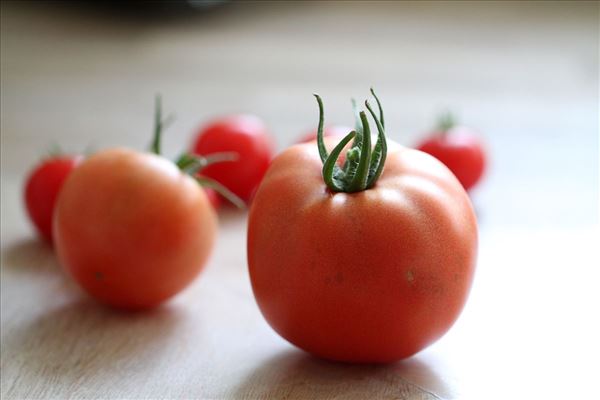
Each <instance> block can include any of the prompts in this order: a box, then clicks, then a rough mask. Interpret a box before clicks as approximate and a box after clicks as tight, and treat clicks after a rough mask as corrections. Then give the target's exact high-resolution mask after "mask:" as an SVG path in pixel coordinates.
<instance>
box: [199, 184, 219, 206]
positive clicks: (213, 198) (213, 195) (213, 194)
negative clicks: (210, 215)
mask: <svg viewBox="0 0 600 400" xmlns="http://www.w3.org/2000/svg"><path fill="white" fill-rule="evenodd" d="M203 189H204V193H205V194H206V197H207V198H208V201H209V202H210V205H211V206H212V207H213V208H214V209H215V211H217V210H219V208H221V203H222V201H221V196H220V195H219V193H217V191H216V190H214V189H211V188H206V187H205V188H203Z"/></svg>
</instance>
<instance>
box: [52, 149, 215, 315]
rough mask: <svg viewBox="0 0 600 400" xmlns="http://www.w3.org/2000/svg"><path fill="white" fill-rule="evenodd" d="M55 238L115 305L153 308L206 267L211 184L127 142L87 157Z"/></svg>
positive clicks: (86, 283)
mask: <svg viewBox="0 0 600 400" xmlns="http://www.w3.org/2000/svg"><path fill="white" fill-rule="evenodd" d="M54 222H55V224H54V237H55V240H56V249H57V252H58V257H59V259H60V261H61V264H62V265H63V267H64V268H65V270H66V271H67V272H68V274H69V275H71V276H72V277H73V278H74V279H75V281H77V283H79V285H81V287H82V288H83V289H84V290H85V291H87V292H88V293H89V294H90V295H91V296H93V297H95V298H96V299H98V300H99V301H101V302H103V303H106V304H109V305H111V306H114V307H119V308H125V309H141V308H148V307H153V306H156V305H158V304H160V303H161V302H163V301H165V300H166V299H168V298H170V297H171V296H173V295H175V294H176V293H178V292H179V291H181V290H182V289H183V288H184V287H186V286H187V285H188V284H189V283H190V282H191V281H192V280H193V279H194V278H195V277H196V276H197V275H198V273H199V272H200V271H201V270H202V268H203V267H204V265H205V263H206V261H207V259H208V256H209V253H210V251H211V249H212V246H213V242H214V240H215V234H216V229H217V218H216V214H215V212H214V211H213V209H212V207H211V205H210V203H209V201H208V198H207V196H206V194H205V193H204V190H203V189H202V188H201V187H200V186H199V185H198V184H197V182H196V181H195V180H194V179H193V178H192V177H190V176H188V175H186V174H184V173H182V172H181V171H180V170H179V169H178V168H177V167H176V166H175V164H173V163H171V162H170V161H168V160H166V159H164V158H162V157H159V156H157V155H155V154H147V153H139V152H135V151H133V150H127V149H112V150H106V151H102V152H100V153H97V154H95V155H93V156H91V157H89V158H88V159H87V160H86V161H84V162H82V163H81V164H80V165H79V166H78V167H77V169H76V170H75V171H73V173H72V174H71V176H70V177H69V178H68V179H67V181H66V182H65V184H64V187H63V189H62V191H61V193H60V195H59V198H58V202H57V206H56V213H55V220H54Z"/></svg>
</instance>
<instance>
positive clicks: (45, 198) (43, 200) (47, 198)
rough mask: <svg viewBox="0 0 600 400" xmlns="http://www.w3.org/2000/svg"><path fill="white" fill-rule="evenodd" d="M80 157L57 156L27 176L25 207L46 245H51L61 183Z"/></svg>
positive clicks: (47, 160) (44, 162) (43, 162)
mask: <svg viewBox="0 0 600 400" xmlns="http://www.w3.org/2000/svg"><path fill="white" fill-rule="evenodd" d="M80 160H81V158H80V157H77V156H66V155H65V156H57V157H52V158H49V159H46V160H44V161H42V162H41V163H40V164H39V165H37V166H36V167H35V169H34V170H33V171H32V172H31V173H30V174H29V177H28V178H27V181H26V184H25V195H24V197H25V206H26V208H27V213H28V215H29V218H30V219H31V222H32V223H33V224H34V226H35V227H36V229H37V231H38V233H39V234H40V236H41V237H42V238H44V239H45V240H46V241H47V242H48V243H52V214H53V213H54V205H55V203H56V198H57V197H58V193H59V191H60V189H61V188H62V185H63V182H64V181H65V179H66V178H67V176H69V174H70V173H71V171H73V169H74V168H75V167H76V166H77V164H78V163H79V161H80Z"/></svg>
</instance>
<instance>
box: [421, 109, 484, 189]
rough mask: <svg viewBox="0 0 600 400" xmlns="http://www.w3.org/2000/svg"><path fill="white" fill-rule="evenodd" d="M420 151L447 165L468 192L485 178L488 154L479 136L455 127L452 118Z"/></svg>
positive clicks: (439, 127)
mask: <svg viewBox="0 0 600 400" xmlns="http://www.w3.org/2000/svg"><path fill="white" fill-rule="evenodd" d="M417 148H418V149H419V150H421V151H424V152H425V153H428V154H431V155H432V156H434V157H435V158H437V159H438V160H440V161H441V162H442V163H444V165H446V167H448V169H450V171H452V173H453V174H454V175H455V176H456V177H457V178H458V180H459V181H460V183H461V184H462V185H463V187H464V188H465V190H470V189H471V188H473V187H474V186H475V185H476V184H477V183H478V182H479V180H480V179H481V177H482V176H483V172H484V170H485V167H486V155H485V151H484V148H483V145H482V143H481V140H480V139H479V136H478V134H477V133H476V132H474V131H473V130H472V129H470V128H467V127H464V126H455V125H454V121H453V119H452V118H451V117H450V116H445V117H443V118H442V119H441V120H440V124H439V125H438V128H437V129H436V130H435V131H434V132H432V133H431V134H430V137H429V138H427V139H426V140H424V141H423V142H421V143H420V144H419V145H418V146H417Z"/></svg>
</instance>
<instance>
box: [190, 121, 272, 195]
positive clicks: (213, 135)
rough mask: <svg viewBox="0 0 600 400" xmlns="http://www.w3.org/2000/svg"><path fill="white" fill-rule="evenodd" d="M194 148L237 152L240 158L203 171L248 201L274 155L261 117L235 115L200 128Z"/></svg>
mask: <svg viewBox="0 0 600 400" xmlns="http://www.w3.org/2000/svg"><path fill="white" fill-rule="evenodd" d="M192 151H193V152H194V153H195V154H199V155H209V154H212V153H222V152H230V153H235V154H237V156H238V159H237V160H236V161H231V162H224V163H218V164H212V165H209V166H207V167H206V168H204V169H203V170H202V175H204V176H206V177H208V178H211V179H214V180H215V181H217V182H219V183H221V184H222V185H223V186H225V187H226V188H227V189H229V190H231V191H232V192H233V193H234V194H235V195H237V196H238V197H240V198H241V199H242V200H244V201H245V202H247V203H248V202H249V201H250V200H251V199H252V195H253V193H254V192H255V191H256V188H257V187H258V185H259V184H260V182H261V180H262V178H263V176H264V174H265V172H266V171H267V168H268V167H269V163H270V162H271V159H272V158H273V142H272V140H271V138H270V136H269V134H268V132H267V128H266V127H265V124H264V123H263V122H262V120H260V119H259V118H258V117H256V116H253V115H232V116H228V117H224V118H221V119H218V120H215V121H213V122H211V123H210V124H208V125H206V126H204V127H202V128H200V130H199V131H198V133H197V135H196V138H195V141H194V143H193V147H192Z"/></svg>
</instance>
